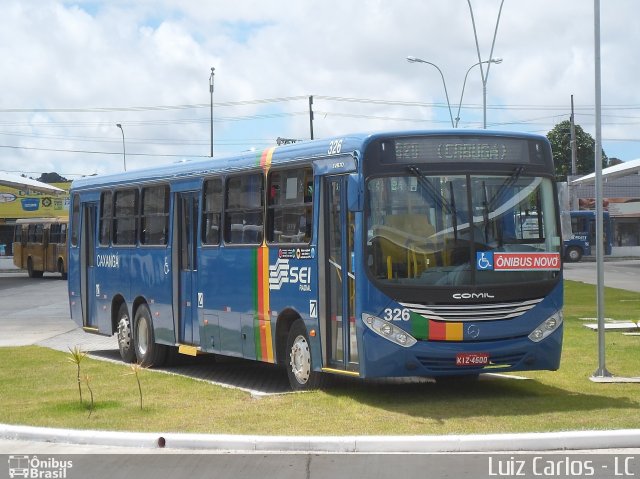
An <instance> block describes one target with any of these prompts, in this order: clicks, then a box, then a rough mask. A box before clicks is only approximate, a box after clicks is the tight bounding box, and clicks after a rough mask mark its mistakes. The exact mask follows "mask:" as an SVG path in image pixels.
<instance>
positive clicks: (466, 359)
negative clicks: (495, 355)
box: [456, 353, 489, 367]
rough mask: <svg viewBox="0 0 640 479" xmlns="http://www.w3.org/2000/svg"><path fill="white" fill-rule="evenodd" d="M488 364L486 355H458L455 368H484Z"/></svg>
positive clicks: (487, 355)
mask: <svg viewBox="0 0 640 479" xmlns="http://www.w3.org/2000/svg"><path fill="white" fill-rule="evenodd" d="M488 364H489V354H488V353H458V354H456V366H476V367H477V366H486V365H488Z"/></svg>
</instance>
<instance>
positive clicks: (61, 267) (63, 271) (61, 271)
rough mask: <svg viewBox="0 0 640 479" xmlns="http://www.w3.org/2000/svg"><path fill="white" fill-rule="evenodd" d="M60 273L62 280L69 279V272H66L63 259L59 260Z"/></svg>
mask: <svg viewBox="0 0 640 479" xmlns="http://www.w3.org/2000/svg"><path fill="white" fill-rule="evenodd" d="M58 273H60V276H61V277H62V279H67V272H66V271H65V270H64V261H62V258H60V259H59V260H58Z"/></svg>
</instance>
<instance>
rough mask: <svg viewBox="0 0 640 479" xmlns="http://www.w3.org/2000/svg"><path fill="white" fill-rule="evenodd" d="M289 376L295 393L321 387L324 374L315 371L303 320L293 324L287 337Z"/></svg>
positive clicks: (297, 320)
mask: <svg viewBox="0 0 640 479" xmlns="http://www.w3.org/2000/svg"><path fill="white" fill-rule="evenodd" d="M287 375H288V376H289V384H290V385H291V389H293V390H294V391H304V390H310V389H317V388H318V387H320V383H321V379H322V373H319V372H317V371H314V370H313V364H312V362H311V349H310V347H309V337H308V335H307V328H306V327H305V325H304V321H302V319H296V320H295V321H294V322H293V324H292V325H291V329H290V330H289V335H288V337H287Z"/></svg>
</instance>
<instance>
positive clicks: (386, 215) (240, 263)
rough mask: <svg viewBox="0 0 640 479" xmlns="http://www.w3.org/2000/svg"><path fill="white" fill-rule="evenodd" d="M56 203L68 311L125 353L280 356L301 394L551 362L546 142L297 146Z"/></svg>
mask: <svg viewBox="0 0 640 479" xmlns="http://www.w3.org/2000/svg"><path fill="white" fill-rule="evenodd" d="M70 211H71V214H70V241H69V255H68V257H69V260H68V261H69V268H68V270H69V273H68V278H69V298H70V307H71V316H72V318H73V319H74V320H75V321H76V322H77V323H78V325H80V326H82V327H83V328H84V329H85V330H86V331H87V332H90V333H96V334H101V335H107V336H109V335H113V334H116V335H117V339H118V344H119V349H120V355H121V356H122V358H123V360H125V361H130V362H134V361H136V362H139V363H141V364H143V365H146V366H154V365H156V366H157V365H162V364H163V363H164V362H165V361H166V360H167V359H168V358H172V357H174V353H176V352H178V353H183V354H191V355H196V354H201V353H213V354H218V355H226V356H236V357H241V358H248V359H254V360H258V361H265V362H269V363H276V364H279V365H282V366H283V367H284V368H286V370H287V374H288V377H289V381H290V383H291V387H292V388H293V389H296V390H298V389H308V388H316V387H318V386H319V385H320V384H321V381H322V379H323V378H325V377H326V374H327V373H334V374H343V375H348V376H353V377H359V378H373V377H407V376H426V377H451V376H467V377H477V376H478V375H479V374H481V373H486V372H506V371H524V370H556V369H558V367H559V364H560V355H561V346H562V333H563V328H562V321H563V317H562V304H563V303H562V301H563V290H562V263H561V250H562V242H561V236H560V224H559V213H558V202H557V192H556V186H555V181H554V168H553V162H552V156H551V148H550V145H549V143H548V141H547V140H546V139H545V138H544V137H542V136H537V135H528V134H516V133H506V132H489V131H486V130H483V131H460V130H454V131H404V132H386V133H374V134H358V135H348V136H343V137H336V138H330V139H326V140H314V141H306V142H301V143H295V144H290V145H284V146H279V147H274V148H268V149H266V150H264V151H261V152H246V153H242V154H238V155H235V156H230V157H225V158H215V159H209V158H208V159H197V160H193V161H184V162H180V163H178V164H172V165H167V166H161V167H156V168H152V169H145V170H140V171H128V172H124V173H118V174H111V175H104V176H92V177H86V178H82V179H79V180H76V181H74V182H73V185H72V188H71V210H70ZM524 217H526V218H529V219H528V223H527V232H526V234H525V233H524V232H523V229H522V227H521V225H519V221H520V219H521V218H524ZM530 218H534V220H533V223H532V220H531V219H530Z"/></svg>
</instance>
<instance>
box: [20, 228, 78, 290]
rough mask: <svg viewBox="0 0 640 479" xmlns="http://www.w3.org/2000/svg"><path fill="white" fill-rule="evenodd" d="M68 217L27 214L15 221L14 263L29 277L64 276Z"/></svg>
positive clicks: (65, 272)
mask: <svg viewBox="0 0 640 479" xmlns="http://www.w3.org/2000/svg"><path fill="white" fill-rule="evenodd" d="M68 223H69V218H68V217H59V218H29V219H20V220H17V221H16V229H15V233H14V237H13V264H15V265H16V266H17V267H18V268H21V269H26V270H27V271H28V272H29V277H30V278H41V277H42V274H43V273H60V274H61V275H62V279H67V226H68Z"/></svg>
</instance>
